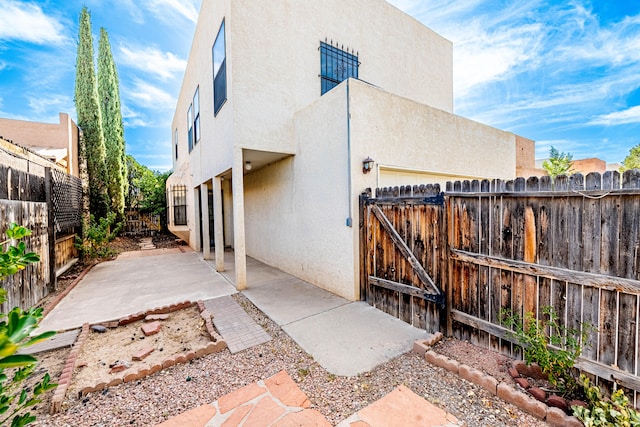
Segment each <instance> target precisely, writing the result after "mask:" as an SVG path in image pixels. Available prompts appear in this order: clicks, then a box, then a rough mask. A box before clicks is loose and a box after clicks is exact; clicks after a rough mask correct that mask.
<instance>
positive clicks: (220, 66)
mask: <svg viewBox="0 0 640 427" xmlns="http://www.w3.org/2000/svg"><path fill="white" fill-rule="evenodd" d="M211 50H212V52H211V55H212V60H213V114H214V116H215V115H217V114H218V111H220V108H221V107H222V104H224V101H226V100H227V65H226V63H227V60H226V58H227V54H226V47H225V34H224V21H222V24H221V25H220V30H218V35H217V36H216V41H215V42H214V43H213V48H212V49H211Z"/></svg>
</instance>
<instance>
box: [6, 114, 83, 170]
mask: <svg viewBox="0 0 640 427" xmlns="http://www.w3.org/2000/svg"><path fill="white" fill-rule="evenodd" d="M59 121H60V123H42V122H30V121H26V120H15V119H5V118H0V137H2V138H4V139H6V140H11V141H13V142H14V143H15V144H17V145H19V146H21V147H25V148H28V149H29V150H31V151H32V152H35V153H37V154H38V155H40V156H42V157H44V158H46V159H48V160H50V161H52V162H53V163H55V164H57V165H58V166H60V167H62V168H63V169H64V171H65V172H66V173H68V174H69V175H73V176H79V175H80V173H79V162H78V141H79V138H80V129H79V128H78V126H77V125H76V124H75V122H74V121H73V119H71V117H69V115H68V114H66V113H60V114H59Z"/></svg>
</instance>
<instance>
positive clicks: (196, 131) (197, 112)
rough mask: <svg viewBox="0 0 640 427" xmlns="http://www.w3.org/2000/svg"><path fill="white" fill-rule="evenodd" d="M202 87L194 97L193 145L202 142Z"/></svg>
mask: <svg viewBox="0 0 640 427" xmlns="http://www.w3.org/2000/svg"><path fill="white" fill-rule="evenodd" d="M199 92H200V86H198V87H197V88H196V93H195V94H194V95H193V143H194V145H195V144H197V143H198V141H200V95H199Z"/></svg>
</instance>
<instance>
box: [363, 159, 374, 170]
mask: <svg viewBox="0 0 640 427" xmlns="http://www.w3.org/2000/svg"><path fill="white" fill-rule="evenodd" d="M373 163H374V162H373V159H371V157H368V156H367V158H366V159H364V160H363V161H362V173H369V172H371V170H372V169H373Z"/></svg>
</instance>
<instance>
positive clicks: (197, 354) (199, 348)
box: [195, 345, 207, 357]
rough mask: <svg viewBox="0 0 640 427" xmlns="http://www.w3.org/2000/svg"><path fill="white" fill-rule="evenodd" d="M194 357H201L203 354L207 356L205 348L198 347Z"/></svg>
mask: <svg viewBox="0 0 640 427" xmlns="http://www.w3.org/2000/svg"><path fill="white" fill-rule="evenodd" d="M195 350H196V357H202V356H204V355H205V354H207V346H205V345H201V346H199V347H196V349H195Z"/></svg>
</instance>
